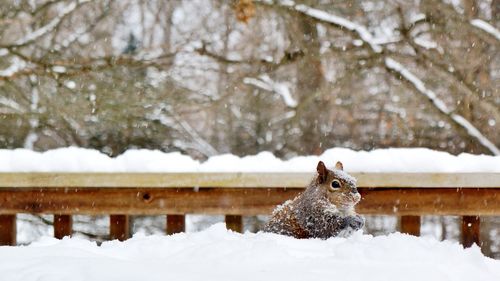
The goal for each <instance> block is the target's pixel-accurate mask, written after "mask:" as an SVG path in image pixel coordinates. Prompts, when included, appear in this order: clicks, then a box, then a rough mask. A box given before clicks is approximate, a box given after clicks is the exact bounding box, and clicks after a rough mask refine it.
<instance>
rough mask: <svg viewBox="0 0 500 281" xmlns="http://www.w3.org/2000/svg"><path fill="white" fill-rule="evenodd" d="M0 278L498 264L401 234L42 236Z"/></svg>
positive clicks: (274, 275) (252, 275) (416, 273)
mask: <svg viewBox="0 0 500 281" xmlns="http://www.w3.org/2000/svg"><path fill="white" fill-rule="evenodd" d="M0 272H1V273H2V274H1V277H0V279H1V280H9V281H16V280H22V281H30V280H50V281H58V280H64V281H66V280H93V281H98V280H103V281H112V280H120V281H124V280H162V281H163V280H186V281H187V280H205V281H209V280H217V281H221V280H231V281H232V280H252V281H253V280H287V281H292V280H301V281H303V280H316V281H319V280H328V281H331V280H362V281H367V280H370V281H374V280H407V281H410V280H416V281H422V280H426V281H432V280H439V281H443V280H455V281H458V280H483V281H488V280H492V281H493V280H500V261H497V260H493V259H490V258H487V257H485V256H483V255H482V254H481V252H480V250H479V248H478V247H475V246H474V247H472V248H469V249H463V248H462V246H460V245H459V244H458V243H452V242H449V241H444V242H439V241H437V240H434V239H431V238H419V237H414V236H409V235H405V234H400V233H394V234H390V235H387V236H378V237H373V236H370V235H363V234H361V232H357V233H355V234H354V235H353V236H352V237H350V238H347V239H345V238H330V239H328V240H319V239H309V240H297V239H294V238H290V237H285V236H280V235H276V234H268V233H257V234H252V233H245V234H239V233H233V232H231V231H227V230H226V228H225V225H224V224H216V225H214V226H212V227H211V228H209V229H208V230H205V231H202V232H198V233H188V234H186V233H181V234H175V235H172V236H144V235H136V236H134V237H133V238H131V239H129V240H127V241H125V242H118V241H110V242H105V243H103V244H102V245H101V246H97V245H96V244H95V243H93V242H90V241H87V240H83V239H78V238H71V239H69V238H65V239H63V240H56V239H54V238H49V237H45V238H43V239H41V240H40V241H39V242H36V243H33V244H31V245H30V246H26V247H21V246H20V247H8V246H6V247H0Z"/></svg>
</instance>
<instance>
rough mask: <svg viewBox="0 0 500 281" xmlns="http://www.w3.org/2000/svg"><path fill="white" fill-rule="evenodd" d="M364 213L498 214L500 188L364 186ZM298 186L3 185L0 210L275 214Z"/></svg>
mask: <svg viewBox="0 0 500 281" xmlns="http://www.w3.org/2000/svg"><path fill="white" fill-rule="evenodd" d="M359 190H360V193H361V195H362V200H361V202H360V203H359V204H358V205H357V207H356V209H357V210H358V212H360V213H362V214H379V215H381V214H382V215H383V214H385V215H404V216H407V215H410V216H420V215H424V214H433V215H460V216H464V215H467V216H468V215H474V216H475V215H481V216H489V215H499V214H500V188H454V189H450V188H411V189H409V188H385V189H384V188H374V189H369V188H360V189H359ZM300 191H301V190H300V189H296V188H292V189H290V188H267V189H264V188H245V189H242V188H200V189H191V188H177V189H173V188H101V189H100V188H84V189H80V188H44V189H17V188H11V189H5V188H4V189H0V214H6V215H11V214H17V213H44V214H54V213H55V214H66V215H72V214H89V215H103V214H123V215H162V214H163V215H165V214H174V215H175V214H179V215H183V214H224V215H259V214H270V213H271V211H272V210H273V209H274V207H275V206H276V205H278V204H282V203H283V202H284V201H286V200H288V199H291V198H293V197H295V196H296V195H297V194H298V193H299V192H300Z"/></svg>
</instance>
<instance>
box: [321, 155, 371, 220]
mask: <svg viewBox="0 0 500 281" xmlns="http://www.w3.org/2000/svg"><path fill="white" fill-rule="evenodd" d="M316 171H317V172H318V174H317V175H316V178H315V180H316V187H317V188H319V189H320V190H321V191H322V192H323V193H324V194H326V197H327V198H328V201H330V203H332V204H333V205H335V206H336V207H337V208H338V209H340V210H345V211H348V210H353V207H354V205H356V204H357V203H358V202H359V200H360V199H361V195H360V194H359V193H358V190H357V188H356V179H355V178H354V177H352V176H350V175H349V174H348V173H346V172H344V167H343V165H342V163H340V162H337V164H336V165H335V169H333V170H329V169H327V168H326V167H325V164H324V163H323V162H322V161H319V163H318V166H317V167H316Z"/></svg>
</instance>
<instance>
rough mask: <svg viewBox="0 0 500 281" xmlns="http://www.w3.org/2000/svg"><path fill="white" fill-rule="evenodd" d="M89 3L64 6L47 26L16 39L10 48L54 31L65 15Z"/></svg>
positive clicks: (80, 1) (86, 0)
mask: <svg viewBox="0 0 500 281" xmlns="http://www.w3.org/2000/svg"><path fill="white" fill-rule="evenodd" d="M90 1H92V0H78V1H72V2H71V3H70V4H68V5H67V6H65V7H64V8H63V9H62V10H61V11H60V12H59V14H58V15H57V16H56V17H55V18H54V19H52V20H51V21H50V22H49V23H48V24H46V25H44V26H42V27H40V28H39V29H37V30H34V31H33V32H30V33H28V34H26V35H25V36H24V37H22V38H20V39H18V40H17V41H16V42H14V44H13V45H11V46H10V47H20V46H24V45H26V44H29V43H31V42H33V41H35V40H37V39H38V38H40V37H42V36H44V35H45V34H47V33H49V32H51V31H52V30H54V28H56V27H57V26H58V25H59V24H60V23H61V21H62V20H63V19H64V17H66V16H67V15H69V14H70V13H72V12H73V11H75V10H76V8H78V6H80V5H81V4H84V3H87V2H90Z"/></svg>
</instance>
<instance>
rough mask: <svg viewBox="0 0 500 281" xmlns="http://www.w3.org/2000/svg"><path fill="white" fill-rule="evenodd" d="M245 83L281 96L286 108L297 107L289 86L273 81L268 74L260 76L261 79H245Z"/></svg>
mask: <svg viewBox="0 0 500 281" xmlns="http://www.w3.org/2000/svg"><path fill="white" fill-rule="evenodd" d="M243 83H245V84H249V85H253V86H255V87H257V88H260V89H263V90H266V91H268V92H273V93H276V94H278V95H279V96H281V98H282V99H283V102H284V103H285V104H286V106H288V107H291V108H295V107H297V104H298V102H297V101H296V100H295V99H294V98H293V97H292V94H291V93H290V89H289V88H288V86H287V85H286V84H285V83H280V82H276V81H273V80H272V79H271V77H269V75H267V74H263V75H260V76H259V79H255V78H250V77H245V78H244V79H243Z"/></svg>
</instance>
